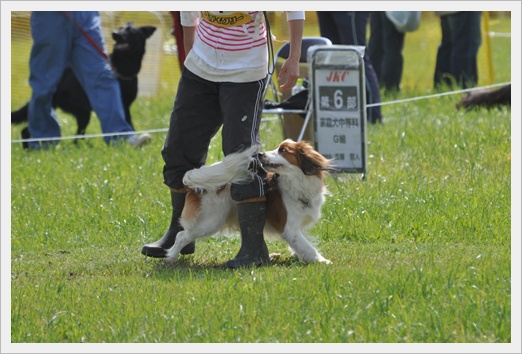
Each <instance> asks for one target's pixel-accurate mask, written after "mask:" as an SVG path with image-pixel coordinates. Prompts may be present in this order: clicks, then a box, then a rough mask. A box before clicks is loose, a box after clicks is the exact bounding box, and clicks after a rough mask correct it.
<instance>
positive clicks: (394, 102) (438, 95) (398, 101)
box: [366, 81, 511, 107]
mask: <svg viewBox="0 0 522 354" xmlns="http://www.w3.org/2000/svg"><path fill="white" fill-rule="evenodd" d="M509 84H511V81H510V82H503V83H500V84H493V85H488V86H481V87H473V88H469V89H462V90H456V91H449V92H442V93H437V94H434V95H427V96H420V97H412V98H406V99H403V100H395V101H388V102H379V103H371V104H368V105H366V107H377V106H387V105H389V104H397V103H404V102H412V101H418V100H426V99H429V98H437V97H442V96H448V95H455V94H460V93H466V92H471V91H481V90H484V89H489V88H495V87H499V86H506V85H509Z"/></svg>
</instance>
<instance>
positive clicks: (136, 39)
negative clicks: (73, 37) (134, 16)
mask: <svg viewBox="0 0 522 354" xmlns="http://www.w3.org/2000/svg"><path fill="white" fill-rule="evenodd" d="M154 31H156V27H153V26H143V27H134V26H133V24H132V22H129V23H127V25H126V26H123V27H120V28H119V29H118V30H117V31H115V32H113V33H112V38H113V39H114V40H115V41H116V43H115V44H114V48H113V51H112V53H111V54H110V55H109V59H110V61H111V64H112V67H113V71H114V74H115V76H116V78H117V79H118V82H119V84H120V91H121V99H122V102H123V108H124V111H125V119H126V120H127V122H128V123H129V124H130V125H131V126H132V127H133V128H134V125H133V124H132V119H131V114H130V106H131V104H132V102H134V100H135V99H136V97H137V95H138V73H139V72H140V70H141V63H142V60H143V56H144V55H145V42H146V40H147V39H148V38H149V37H150V36H152V34H153V33H154ZM52 106H53V108H57V107H58V108H60V109H61V110H63V111H64V112H67V113H70V114H72V115H73V116H74V117H75V118H76V122H77V123H78V130H77V135H85V130H86V128H87V125H88V124H89V121H90V120H91V111H92V107H91V104H90V102H89V99H88V98H87V95H86V94H85V91H84V90H83V88H82V86H81V85H80V82H79V81H78V79H77V78H76V75H74V72H73V71H72V69H71V68H67V69H66V70H65V71H64V73H63V76H62V78H61V80H60V83H59V84H58V87H57V88H56V92H55V94H54V96H53V102H52ZM28 107H29V103H27V104H26V105H25V106H23V107H22V108H20V109H19V110H17V111H14V112H11V124H20V123H23V122H27V110H28ZM22 138H23V139H28V138H30V134H29V130H28V128H27V127H26V128H24V129H23V130H22ZM24 147H27V143H24Z"/></svg>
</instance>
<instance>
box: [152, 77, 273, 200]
mask: <svg viewBox="0 0 522 354" xmlns="http://www.w3.org/2000/svg"><path fill="white" fill-rule="evenodd" d="M266 83H267V80H266V79H264V80H259V81H254V82H247V83H233V82H212V81H208V80H205V79H202V78H200V77H199V76H197V75H195V74H193V73H192V72H190V71H189V70H187V69H186V68H185V69H183V72H182V75H181V78H180V81H179V85H178V93H177V95H176V99H175V101H174V109H173V111H172V114H171V116H170V125H169V131H168V133H167V137H166V139H165V144H164V146H163V149H162V151H161V154H162V156H163V160H164V161H165V165H164V168H163V177H164V183H165V184H166V185H167V186H169V187H170V188H174V189H181V188H183V182H182V180H183V175H184V174H185V172H187V171H188V170H191V169H193V168H198V167H201V166H202V165H204V164H205V162H206V160H207V154H208V149H209V145H210V141H211V140H212V138H213V137H214V136H215V135H216V133H217V132H218V131H219V129H220V128H221V127H222V143H221V144H222V151H223V154H224V155H225V156H226V155H228V154H231V153H233V152H239V151H243V150H245V149H247V148H249V147H251V146H255V145H257V146H259V147H261V139H260V136H259V124H260V121H261V114H262V111H263V93H264V89H265V86H266ZM253 169H255V170H256V172H257V173H258V178H256V179H254V181H253V182H252V183H250V184H249V185H233V186H232V191H231V193H232V199H234V200H237V201H239V200H244V199H248V198H254V197H259V196H264V195H265V183H266V181H265V179H266V178H265V177H266V174H265V172H264V171H263V170H262V169H260V168H259V169H258V168H257V166H254V167H253Z"/></svg>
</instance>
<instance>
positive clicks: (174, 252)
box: [165, 230, 195, 266]
mask: <svg viewBox="0 0 522 354" xmlns="http://www.w3.org/2000/svg"><path fill="white" fill-rule="evenodd" d="M194 240H195V239H193V238H192V237H190V235H189V233H188V232H186V231H184V230H182V231H180V232H178V234H177V235H176V241H175V242H174V245H173V246H172V247H171V248H169V250H168V251H167V256H166V258H165V264H166V265H168V266H172V265H174V263H176V262H177V261H178V257H179V254H180V252H181V250H182V249H183V247H185V246H186V245H188V244H189V243H191V242H192V241H194Z"/></svg>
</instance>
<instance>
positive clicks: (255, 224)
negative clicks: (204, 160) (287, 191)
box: [220, 79, 270, 269]
mask: <svg viewBox="0 0 522 354" xmlns="http://www.w3.org/2000/svg"><path fill="white" fill-rule="evenodd" d="M266 83H267V79H265V80H259V81H257V82H249V83H223V84H222V85H221V89H220V102H221V108H222V112H223V131H222V137H223V139H222V140H223V142H222V145H223V153H224V154H225V155H229V154H231V153H234V152H239V151H243V150H245V149H247V148H249V147H251V146H258V147H259V149H260V148H261V140H260V136H259V124H260V122H261V113H262V110H263V92H264V87H265V85H266ZM238 101H240V102H243V103H244V104H241V105H238V104H237V102H238ZM251 170H252V171H253V172H254V174H255V178H254V180H253V181H252V182H251V183H250V184H247V185H236V184H233V185H232V188H231V191H230V194H231V197H232V199H233V200H234V201H236V203H237V204H236V207H237V214H238V219H239V226H240V230H241V248H240V249H239V252H238V253H237V255H236V256H235V257H234V258H233V259H231V260H229V261H227V262H226V264H225V267H226V268H232V269H234V268H240V267H247V266H252V265H257V266H259V265H262V264H265V263H268V262H269V260H270V259H269V254H268V248H267V246H266V243H265V240H264V235H263V229H264V226H265V219H266V197H265V184H266V172H265V171H264V170H263V169H262V167H261V166H260V164H258V163H257V162H255V163H253V164H252V165H251Z"/></svg>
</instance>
